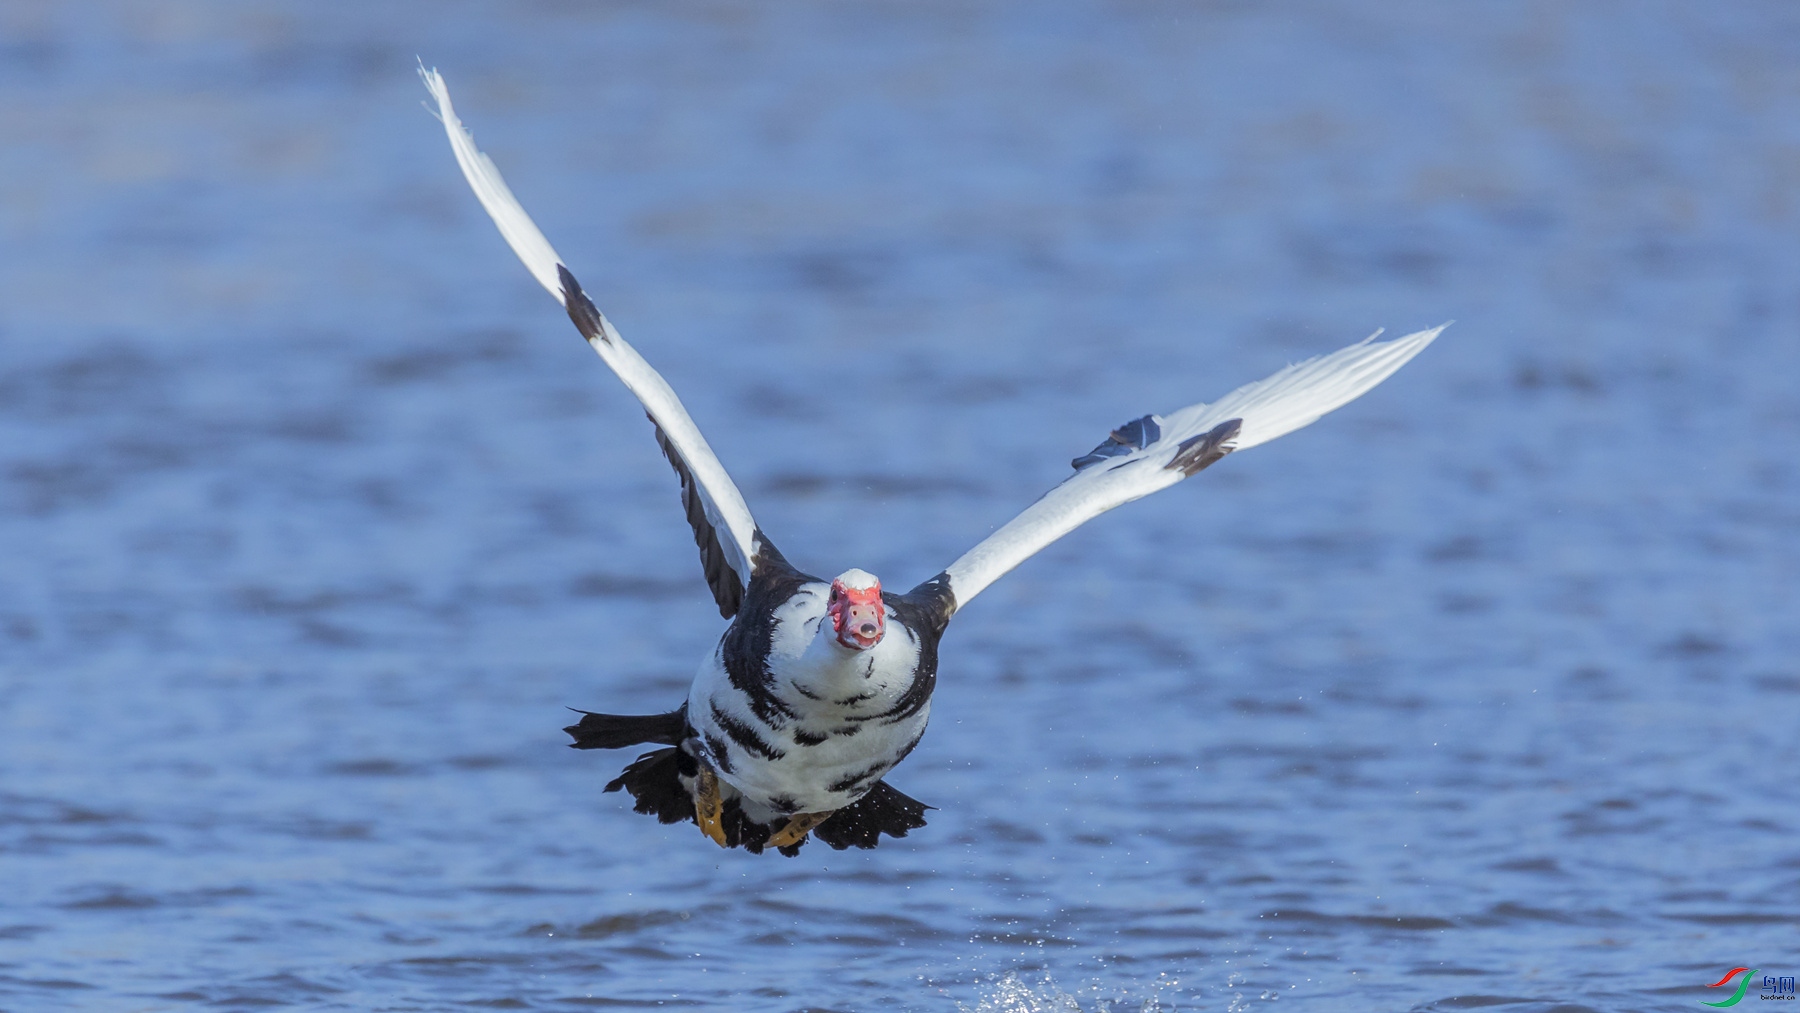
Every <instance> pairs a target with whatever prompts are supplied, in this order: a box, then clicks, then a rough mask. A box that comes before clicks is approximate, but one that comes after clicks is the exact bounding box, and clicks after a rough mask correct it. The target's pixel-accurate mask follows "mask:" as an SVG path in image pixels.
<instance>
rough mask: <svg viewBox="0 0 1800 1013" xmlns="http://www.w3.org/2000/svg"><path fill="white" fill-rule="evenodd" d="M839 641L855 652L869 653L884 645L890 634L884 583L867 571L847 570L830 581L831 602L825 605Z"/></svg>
mask: <svg viewBox="0 0 1800 1013" xmlns="http://www.w3.org/2000/svg"><path fill="white" fill-rule="evenodd" d="M825 613H826V614H827V615H829V616H831V628H832V630H833V631H835V632H836V633H837V642H838V643H839V644H841V645H843V646H844V647H847V648H849V649H850V650H852V651H866V650H868V649H869V648H871V647H874V646H875V645H876V644H879V643H881V636H882V634H883V633H885V632H887V620H886V618H885V617H886V615H887V609H886V607H885V606H883V605H882V604H881V581H879V580H876V579H875V575H874V574H872V573H869V572H867V571H864V570H845V571H844V572H843V573H840V574H838V576H837V579H836V580H834V581H832V582H831V599H830V600H829V601H828V602H826V604H825Z"/></svg>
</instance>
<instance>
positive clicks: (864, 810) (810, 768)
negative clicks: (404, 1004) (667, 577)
mask: <svg viewBox="0 0 1800 1013" xmlns="http://www.w3.org/2000/svg"><path fill="white" fill-rule="evenodd" d="M419 73H420V75H421V76H422V77H423V78H424V80H425V86H426V87H427V88H428V89H430V91H431V94H432V96H433V98H435V99H436V100H437V115H438V118H439V119H441V120H442V121H443V124H444V131H445V133H446V134H447V135H448V136H449V138H450V147H451V150H453V151H454V152H455V153H456V161H457V164H458V165H460V166H461V167H462V172H463V176H464V177H465V178H466V179H467V180H468V182H469V186H470V187H472V188H473V189H474V191H475V196H476V197H477V198H478V199H480V201H481V206H482V207H483V208H485V209H486V210H487V213H488V215H489V216H491V217H492V218H493V220H494V224H495V225H497V226H499V228H500V234H501V235H502V236H504V237H505V238H506V241H507V243H508V244H509V245H510V246H511V247H512V249H513V252H514V253H516V254H518V256H519V259H520V260H522V261H524V263H525V267H526V269H527V270H529V271H530V272H531V274H532V276H533V277H534V278H536V279H537V280H538V282H539V283H540V284H542V285H543V286H544V288H545V289H547V290H549V292H550V294H551V295H553V296H555V297H556V299H557V301H558V302H560V303H562V305H563V308H564V310H566V311H567V312H568V315H569V319H570V320H572V321H573V322H574V324H575V327H576V329H577V330H579V331H580V332H581V336H582V337H583V338H586V339H587V343H588V344H589V345H590V346H591V347H592V348H593V349H594V351H595V352H597V353H599V355H600V358H601V360H602V361H604V362H605V363H606V364H607V365H608V366H610V367H611V368H612V370H613V372H614V373H616V374H618V377H619V379H620V380H622V381H624V383H625V386H626V387H627V388H628V389H629V390H630V391H631V392H632V393H633V394H635V395H637V398H638V400H639V401H641V402H642V403H643V406H644V410H645V412H646V413H647V414H648V415H649V416H650V422H651V424H652V425H653V426H654V428H655V433H656V442H657V444H658V445H659V446H660V447H661V448H662V451H663V454H664V455H665V456H666V457H667V458H668V459H669V463H670V464H671V465H672V466H673V467H674V469H675V474H676V475H677V476H678V477H679V478H680V481H681V504H682V507H683V508H684V509H685V510H686V512H687V519H688V523H689V524H690V525H691V526H692V527H693V531H694V541H695V542H696V543H697V544H698V546H699V548H700V562H701V566H702V568H703V569H704V571H705V574H706V583H707V586H708V587H709V588H711V589H712V594H713V600H714V601H716V602H717V603H718V606H719V615H720V616H721V617H722V618H724V619H727V620H730V625H728V626H727V627H726V628H725V632H724V634H723V635H721V636H720V638H719V641H718V643H717V644H716V645H715V646H714V647H713V649H712V651H711V652H710V653H709V654H708V655H707V656H706V658H705V659H704V660H703V661H702V662H701V663H700V670H699V673H698V674H697V675H695V677H694V682H693V686H692V687H691V688H690V689H689V690H688V695H687V699H686V701H684V702H683V703H682V704H681V706H679V707H677V708H675V709H674V710H672V711H669V712H668V713H666V714H653V715H640V716H627V715H617V714H598V713H593V712H588V711H581V712H579V713H581V714H582V717H581V719H580V720H579V721H578V722H576V723H575V724H573V725H570V726H569V727H568V728H566V729H565V731H567V732H568V733H569V734H570V735H571V736H573V737H574V740H575V741H574V742H573V743H571V745H572V746H573V747H574V748H577V749H618V748H623V747H627V746H636V745H645V744H651V745H657V746H660V747H661V748H658V749H654V750H652V751H650V752H647V753H644V754H642V755H641V756H639V757H638V758H637V759H636V760H634V761H632V762H631V763H630V764H629V765H628V766H626V767H625V769H624V772H623V773H621V774H620V775H619V776H618V777H617V778H615V779H614V780H613V781H612V782H611V783H609V784H607V786H606V790H607V791H619V790H621V789H623V790H625V791H627V792H630V793H631V795H632V797H633V799H634V800H635V806H634V808H635V809H636V811H638V812H640V813H644V814H647V815H653V816H656V817H657V818H658V819H659V820H661V821H662V822H663V823H680V822H685V821H688V820H692V821H694V822H695V823H696V824H698V825H699V827H700V830H701V832H703V833H704V834H705V835H706V836H707V837H708V838H710V839H711V840H712V841H713V842H714V843H716V844H718V845H719V846H720V847H723V848H732V847H743V848H746V849H748V850H750V851H751V852H754V853H758V854H760V853H761V852H762V851H763V850H764V849H765V848H775V849H777V850H779V851H781V852H782V853H783V854H785V855H789V856H792V855H795V854H797V853H798V852H799V850H800V847H801V845H803V844H804V843H805V842H806V839H807V837H808V836H809V835H810V836H812V837H817V838H818V839H819V840H821V841H824V842H825V843H826V844H827V845H830V846H831V847H833V848H837V849H840V850H841V849H843V848H848V847H859V848H873V847H875V846H876V844H877V843H878V842H879V840H880V838H881V836H882V835H884V834H885V835H888V836H891V837H904V836H906V834H907V832H908V831H910V830H914V829H916V828H918V827H922V826H924V825H925V818H924V816H925V811H926V810H927V809H929V808H930V807H929V806H926V805H925V804H923V803H921V802H918V801H916V800H914V799H912V798H909V797H907V796H906V795H904V794H902V793H901V792H900V791H898V790H897V789H895V788H894V787H893V786H891V785H889V784H888V783H887V781H886V777H887V775H888V773H889V772H890V771H892V770H893V769H894V767H895V765H896V764H898V763H899V762H900V761H901V760H904V759H905V758H906V756H907V754H908V753H910V752H912V750H913V747H915V746H917V745H918V744H919V739H920V737H921V736H923V735H924V734H925V723H926V720H927V719H928V718H929V717H930V715H931V693H932V689H933V687H934V686H935V685H936V681H937V664H938V641H939V639H940V638H941V637H942V636H943V634H944V628H945V626H947V625H948V624H949V622H950V619H951V617H952V616H954V615H955V614H956V613H957V611H958V610H959V609H961V608H963V607H964V606H965V605H967V604H968V603H969V602H970V601H972V600H973V599H974V598H975V596H976V595H978V594H980V593H981V592H982V590H983V589H984V588H986V587H987V586H988V585H989V584H992V583H993V582H994V581H995V580H997V579H999V577H1000V576H1001V575H1003V574H1005V573H1006V572H1007V571H1008V570H1011V569H1012V568H1013V567H1015V566H1017V565H1019V563H1021V562H1023V561H1024V560H1025V559H1026V558H1027V557H1029V556H1031V555H1032V554H1034V553H1036V552H1037V551H1038V550H1040V549H1042V548H1044V547H1045V546H1047V545H1049V544H1050V543H1051V542H1054V541H1055V540H1056V539H1058V538H1061V537H1062V536H1063V535H1065V534H1068V533H1069V532H1070V531H1072V530H1074V529H1075V528H1076V527H1078V526H1079V525H1081V524H1083V523H1085V522H1086V521H1088V520H1090V519H1092V518H1094V517H1097V516H1099V515H1100V514H1102V513H1105V512H1106V511H1108V510H1111V509H1112V508H1114V507H1116V506H1120V505H1122V504H1125V503H1129V502H1131V501H1132V500H1135V499H1139V498H1141V497H1144V496H1148V495H1149V494H1151V493H1153V492H1156V491H1157V490H1159V489H1166V488H1168V487H1169V486H1171V485H1174V484H1175V483H1177V482H1179V481H1181V480H1182V479H1184V478H1187V477H1189V476H1191V475H1194V474H1197V473H1198V472H1200V471H1201V470H1203V469H1205V468H1207V467H1209V466H1210V465H1212V464H1214V463H1215V462H1217V461H1218V460H1219V459H1220V458H1222V457H1224V456H1225V455H1227V454H1230V453H1234V452H1236V451H1240V450H1247V449H1249V448H1251V447H1254V446H1257V445H1258V444H1262V443H1267V442H1268V441H1270V440H1273V439H1275V438H1276V437H1278V436H1282V435H1285V434H1287V433H1291V432H1293V431H1294V430H1296V429H1299V428H1301V427H1303V426H1306V425H1310V424H1311V423H1312V422H1313V421H1314V420H1316V419H1318V418H1319V417H1320V416H1321V415H1324V414H1325V413H1326V412H1329V411H1332V410H1333V409H1336V408H1339V407H1342V406H1343V405H1345V404H1348V403H1349V402H1351V401H1353V400H1355V399H1356V398H1358V397H1361V396H1362V395H1363V394H1364V393H1366V392H1367V391H1369V390H1370V389H1371V388H1373V387H1374V386H1375V385H1376V384H1379V383H1380V382H1381V381H1383V380H1385V379H1387V377H1388V376H1389V375H1391V374H1392V373H1393V372H1394V371H1395V370H1397V369H1399V368H1400V367H1401V366H1403V365H1405V364H1406V363H1407V361H1408V360H1410V359H1411V358H1412V357H1413V356H1415V355H1417V354H1419V352H1421V351H1423V350H1424V348H1425V346H1426V345H1429V344H1430V343H1431V342H1432V340H1433V339H1434V338H1436V337H1437V336H1438V333H1439V332H1440V331H1442V330H1443V327H1442V326H1439V327H1434V328H1431V329H1428V330H1423V331H1418V332H1416V333H1414V334H1409V335H1407V336H1406V337H1403V338H1398V339H1395V340H1391V341H1379V342H1378V341H1376V340H1375V338H1376V337H1378V336H1379V334H1380V332H1376V334H1375V335H1371V336H1370V337H1369V338H1368V339H1366V340H1364V341H1362V342H1360V343H1358V344H1354V345H1351V346H1349V347H1348V348H1344V349H1341V350H1339V351H1337V352H1333V353H1332V354H1330V355H1324V356H1319V357H1317V358H1314V359H1309V360H1307V361H1305V362H1302V363H1299V364H1297V365H1292V366H1288V367H1287V368H1286V369H1283V370H1281V371H1279V372H1277V373H1275V374H1274V375H1273V376H1270V377H1269V378H1267V379H1265V380H1261V381H1258V382H1256V383H1252V384H1248V385H1246V386H1243V387H1239V388H1238V389H1236V390H1234V391H1232V392H1231V393H1229V394H1227V395H1225V396H1224V397H1222V398H1220V399H1219V400H1217V401H1215V402H1213V403H1211V404H1196V405H1191V406H1189V407H1187V408H1183V409H1181V410H1179V411H1175V412H1170V413H1169V414H1167V415H1145V416H1142V417H1140V418H1137V419H1133V420H1132V421H1130V422H1127V423H1125V424H1124V425H1122V426H1120V427H1119V428H1117V429H1115V430H1113V431H1112V433H1111V434H1110V435H1108V436H1107V437H1106V439H1104V440H1102V441H1101V442H1100V445H1099V446H1097V447H1095V448H1094V449H1093V450H1091V451H1089V452H1088V453H1086V454H1083V455H1081V456H1080V457H1077V458H1075V459H1074V461H1072V462H1071V463H1072V465H1073V472H1072V473H1071V474H1070V475H1069V476H1068V477H1067V478H1065V479H1064V480H1063V481H1062V483H1061V484H1059V485H1057V486H1056V487H1055V488H1053V489H1051V490H1050V491H1049V492H1047V493H1045V494H1044V495H1043V497H1041V498H1040V499H1039V500H1038V501H1037V502H1036V503H1033V504H1032V505H1031V506H1029V507H1027V508H1026V509H1025V512H1024V513H1021V514H1019V516H1017V517H1015V518H1013V519H1012V520H1011V521H1009V522H1007V523H1006V524H1005V525H1004V526H1002V527H1001V528H999V529H998V530H996V531H995V532H994V533H993V534H991V535H989V536H988V537H987V538H986V539H984V540H983V541H982V542H981V543H980V544H978V545H976V546H975V547H974V548H972V549H970V550H969V551H968V552H966V553H964V554H963V555H962V558H960V559H958V560H957V561H956V562H954V563H951V564H950V565H949V566H948V567H946V568H945V569H944V570H942V571H940V572H939V573H938V574H937V575H936V576H934V577H932V578H930V579H929V580H926V581H925V582H924V583H922V584H919V585H917V586H916V587H914V588H912V589H911V590H908V591H903V592H895V591H890V590H887V589H885V588H883V587H882V584H881V581H880V580H879V579H877V578H876V576H875V575H874V574H872V573H868V572H866V571H864V570H860V569H856V568H851V569H848V570H845V571H844V572H842V573H840V574H838V575H837V576H835V577H833V578H831V579H829V580H827V579H825V578H822V577H816V576H813V575H811V574H809V573H805V572H803V571H801V570H799V569H797V568H796V567H794V566H793V564H791V563H789V562H788V561H787V559H786V557H784V556H783V555H782V554H781V552H780V550H778V549H776V548H775V545H774V543H773V542H771V541H770V540H769V537H768V535H767V534H765V533H764V532H763V530H762V528H761V527H759V526H758V525H757V523H756V519H755V518H754V517H753V516H751V514H750V508H749V506H747V505H746V504H745V502H744V497H743V494H741V493H740V492H739V491H738V488H737V486H736V485H734V484H733V483H732V481H731V477H730V476H729V475H727V474H726V473H725V468H724V466H723V465H721V464H720V463H719V459H718V457H716V456H715V455H714V454H713V451H712V448H711V447H709V446H707V443H706V438H705V437H704V436H702V435H701V434H700V430H699V429H698V428H697V427H696V426H695V425H694V420H693V419H691V418H689V417H688V413H687V410H686V409H684V408H683V407H682V405H681V401H680V400H679V399H677V398H676V396H675V392H674V391H673V390H671V389H670V388H669V385H668V383H666V382H665V381H664V380H663V378H662V377H661V376H660V375H659V374H658V373H657V372H656V370H654V369H652V368H651V367H650V364H649V363H647V362H645V361H644V359H643V357H642V356H640V355H639V354H638V353H637V351H636V350H635V349H634V348H632V347H631V346H630V345H629V344H626V342H625V339H624V338H622V337H620V336H619V332H618V331H617V330H616V329H614V327H613V325H612V323H611V322H609V321H608V320H607V319H606V317H605V315H604V314H602V313H601V312H600V311H599V309H597V308H596V307H595V306H594V304H593V302H592V301H591V300H590V299H589V298H588V296H587V295H586V294H585V293H584V292H583V291H582V289H581V285H580V283H578V282H577V281H576V280H575V276H574V275H573V274H571V273H570V272H569V269H568V267H567V266H565V265H564V263H563V260H562V258H561V257H559V256H558V255H557V253H556V251H555V250H554V249H552V248H551V246H550V243H549V241H548V240H546V239H545V238H544V234H543V233H542V232H540V231H538V228H537V226H536V225H535V224H533V223H532V221H531V218H530V217H529V216H527V215H526V214H525V210H524V209H523V208H522V207H520V206H519V202H518V201H517V200H516V199H515V198H514V197H513V195H512V192H511V191H510V190H508V189H507V187H506V183H505V182H504V181H503V180H502V179H501V178H500V172H499V170H498V169H496V168H495V167H494V163H493V162H492V161H491V160H490V159H489V158H488V157H487V156H486V155H485V154H482V153H481V151H479V150H478V149H477V148H476V147H475V141H474V139H473V138H472V137H470V136H469V133H468V131H467V130H466V129H464V127H463V125H462V123H461V121H459V120H458V119H457V118H456V112H455V110H454V109H453V108H452V107H451V105H450V92H449V89H448V87H447V86H446V85H445V84H444V79H443V78H442V77H441V76H440V75H439V74H438V73H437V71H435V70H427V69H425V68H424V67H423V66H421V67H420V69H419Z"/></svg>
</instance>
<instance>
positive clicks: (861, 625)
mask: <svg viewBox="0 0 1800 1013" xmlns="http://www.w3.org/2000/svg"><path fill="white" fill-rule="evenodd" d="M848 605H849V607H848V608H845V609H843V610H842V611H841V612H840V613H839V614H840V615H841V616H842V617H843V619H842V622H840V623H839V624H838V631H837V635H838V643H840V644H843V645H844V646H845V647H848V648H850V649H851V650H853V651H866V650H868V649H869V648H871V647H874V646H875V645H876V644H879V643H881V633H882V627H883V626H884V625H885V623H884V622H883V616H882V614H881V613H882V608H881V604H880V602H879V601H877V602H876V603H874V604H865V603H863V602H850V603H848Z"/></svg>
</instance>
